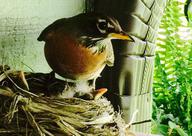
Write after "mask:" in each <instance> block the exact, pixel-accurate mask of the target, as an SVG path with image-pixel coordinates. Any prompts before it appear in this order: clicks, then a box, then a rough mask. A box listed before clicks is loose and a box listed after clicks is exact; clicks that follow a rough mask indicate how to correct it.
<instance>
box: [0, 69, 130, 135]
mask: <svg viewBox="0 0 192 136" xmlns="http://www.w3.org/2000/svg"><path fill="white" fill-rule="evenodd" d="M51 77H52V76H51V74H42V73H24V72H21V71H12V70H9V67H5V66H1V67H0V104H1V105H0V135H3V136H8V135H9V136H10V135H11V136H14V135H15V136H18V135H19V136H23V135H24V136H25V135H26V136H38V135H40V136H64V135H75V136H81V135H83V136H92V135H93V136H110V135H111V136H115V135H122V136H123V135H129V134H128V133H129V132H127V130H126V127H125V126H126V124H125V122H124V121H123V119H122V118H121V115H120V114H119V113H117V112H114V110H113V107H112V106H111V104H110V102H109V101H108V100H107V99H106V98H104V97H102V98H100V99H98V100H84V99H82V98H58V97H54V98H53V97H49V94H50V93H51V91H52V92H59V91H60V90H62V89H63V88H64V87H65V85H64V83H63V82H62V81H60V80H57V79H54V78H51ZM47 92H49V93H47ZM130 135H131V133H130Z"/></svg>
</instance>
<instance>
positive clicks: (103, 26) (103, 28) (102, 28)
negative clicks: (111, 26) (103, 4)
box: [97, 19, 108, 34]
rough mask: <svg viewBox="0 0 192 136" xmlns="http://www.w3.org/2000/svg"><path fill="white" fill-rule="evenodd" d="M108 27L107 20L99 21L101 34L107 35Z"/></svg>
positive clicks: (98, 25)
mask: <svg viewBox="0 0 192 136" xmlns="http://www.w3.org/2000/svg"><path fill="white" fill-rule="evenodd" d="M107 27H108V25H107V22H106V20H104V19H100V20H99V21H98V23H97V28H98V29H99V31H100V32H101V33H103V34H105V33H106V30H107Z"/></svg>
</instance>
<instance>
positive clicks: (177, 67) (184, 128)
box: [152, 0, 192, 136]
mask: <svg viewBox="0 0 192 136" xmlns="http://www.w3.org/2000/svg"><path fill="white" fill-rule="evenodd" d="M184 3H185V2H184V0H169V1H168V3H167V8H166V10H165V12H164V16H163V19H162V22H161V25H160V29H159V38H158V40H157V49H156V60H155V74H154V84H153V93H154V95H153V96H154V97H153V99H154V103H153V120H154V121H153V127H152V131H153V133H160V134H163V135H171V136H178V135H181V136H187V135H189V136H192V119H191V118H192V91H191V89H192V27H190V26H189V24H188V22H187V20H186V18H185V16H184V10H183V8H184Z"/></svg>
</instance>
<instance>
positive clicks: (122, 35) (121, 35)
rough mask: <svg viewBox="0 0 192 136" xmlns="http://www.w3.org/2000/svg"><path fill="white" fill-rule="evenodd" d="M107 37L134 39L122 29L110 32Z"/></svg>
mask: <svg viewBox="0 0 192 136" xmlns="http://www.w3.org/2000/svg"><path fill="white" fill-rule="evenodd" d="M108 37H109V38H111V39H120V40H127V41H131V42H133V41H134V39H133V38H132V37H131V36H129V35H128V34H127V33H126V32H123V31H122V32H120V33H110V34H109V35H108Z"/></svg>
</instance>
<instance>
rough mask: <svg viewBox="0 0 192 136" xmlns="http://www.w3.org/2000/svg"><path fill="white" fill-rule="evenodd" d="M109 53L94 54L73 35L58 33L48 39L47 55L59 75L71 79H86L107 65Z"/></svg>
mask: <svg viewBox="0 0 192 136" xmlns="http://www.w3.org/2000/svg"><path fill="white" fill-rule="evenodd" d="M106 56H107V53H106V51H104V52H102V53H100V54H93V53H92V51H91V50H90V49H89V48H86V47H84V46H82V45H78V43H77V42H76V41H75V40H74V39H72V38H71V37H67V36H63V35H56V36H55V37H54V38H52V39H50V40H48V41H46V44H45V57H46V59H47V62H48V64H49V65H50V67H51V68H52V69H53V70H54V71H55V72H56V73H58V74H59V75H61V76H63V77H65V78H70V79H86V78H89V76H91V75H92V74H93V73H94V72H97V70H99V69H100V68H101V67H103V65H105V61H106Z"/></svg>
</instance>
